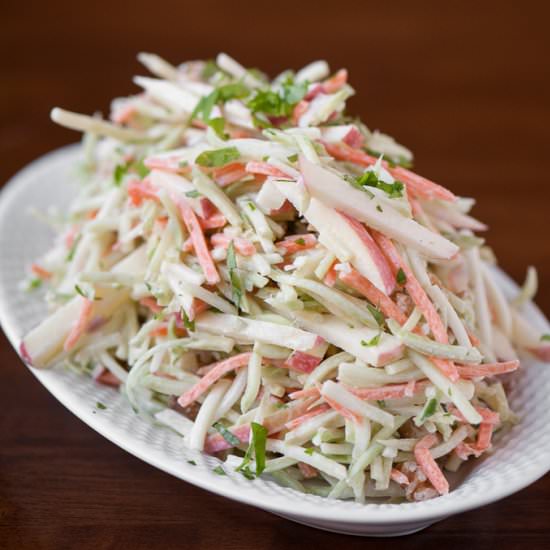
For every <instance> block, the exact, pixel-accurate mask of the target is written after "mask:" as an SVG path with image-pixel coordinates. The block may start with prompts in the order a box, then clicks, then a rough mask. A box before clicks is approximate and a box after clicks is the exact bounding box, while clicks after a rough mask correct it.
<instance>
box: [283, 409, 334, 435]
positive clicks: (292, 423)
mask: <svg viewBox="0 0 550 550" xmlns="http://www.w3.org/2000/svg"><path fill="white" fill-rule="evenodd" d="M328 410H330V407H329V406H328V405H327V404H326V403H323V404H322V405H319V406H317V407H315V408H314V409H311V410H310V411H308V412H307V413H305V414H303V415H302V416H298V417H297V418H293V419H292V420H290V421H289V422H287V423H286V424H285V428H286V429H287V430H289V431H291V430H294V429H295V428H297V427H298V426H300V425H301V424H303V423H304V422H306V421H307V420H309V419H310V418H314V417H315V416H319V415H320V414H322V413H324V412H326V411H328Z"/></svg>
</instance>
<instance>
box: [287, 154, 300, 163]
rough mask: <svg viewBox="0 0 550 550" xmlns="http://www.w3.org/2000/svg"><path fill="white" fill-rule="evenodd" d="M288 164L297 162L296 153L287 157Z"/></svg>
mask: <svg viewBox="0 0 550 550" xmlns="http://www.w3.org/2000/svg"><path fill="white" fill-rule="evenodd" d="M287 160H288V162H296V161H297V160H298V153H294V155H290V156H289V157H287Z"/></svg>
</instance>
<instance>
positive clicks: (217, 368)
mask: <svg viewBox="0 0 550 550" xmlns="http://www.w3.org/2000/svg"><path fill="white" fill-rule="evenodd" d="M251 356H252V353H251V352H246V353H240V354H239V355H234V356H233V357H229V359H224V360H223V361H219V362H217V363H214V364H213V365H211V366H212V368H211V369H210V370H209V371H208V373H207V374H205V375H204V376H203V377H202V378H201V379H200V380H199V381H198V382H197V383H196V384H195V385H194V386H193V387H192V388H191V389H189V390H188V391H186V392H185V393H184V394H183V395H181V396H180V397H179V398H178V404H179V405H180V406H181V407H187V406H188V405H190V404H191V403H193V401H195V400H196V399H197V397H199V396H200V395H202V394H203V393H204V392H205V391H206V390H207V389H208V388H209V387H210V386H212V384H214V383H215V382H217V381H218V380H219V379H220V378H221V377H222V376H224V375H225V374H227V373H228V372H231V371H233V370H236V369H238V368H240V367H244V366H245V365H248V361H249V360H250V357H251ZM209 366H210V365H209Z"/></svg>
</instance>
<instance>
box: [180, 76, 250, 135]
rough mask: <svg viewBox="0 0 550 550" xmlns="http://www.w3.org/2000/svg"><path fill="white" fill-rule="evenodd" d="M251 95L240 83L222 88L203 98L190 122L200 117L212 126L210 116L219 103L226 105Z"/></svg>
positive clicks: (192, 114)
mask: <svg viewBox="0 0 550 550" xmlns="http://www.w3.org/2000/svg"><path fill="white" fill-rule="evenodd" d="M249 94H250V90H249V89H248V88H247V87H246V86H245V85H244V84H241V83H239V82H237V83H234V84H225V85H224V86H220V87H219V88H216V89H215V90H214V91H213V92H211V93H210V94H208V95H207V96H204V97H201V99H200V101H199V102H198V103H197V106H196V107H195V109H194V110H193V112H192V113H191V116H190V117H189V120H190V121H191V120H193V119H195V118H197V117H198V118H201V119H202V120H203V122H205V123H206V124H210V122H211V119H210V115H211V114H212V109H213V108H214V106H215V105H217V104H218V103H225V102H226V101H229V100H230V99H244V98H245V97H247V96H248V95H249ZM214 120H215V119H214ZM214 130H215V128H214Z"/></svg>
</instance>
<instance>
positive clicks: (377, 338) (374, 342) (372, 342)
mask: <svg viewBox="0 0 550 550" xmlns="http://www.w3.org/2000/svg"><path fill="white" fill-rule="evenodd" d="M380 336H382V333H381V332H379V333H378V334H377V335H376V336H374V337H373V338H371V339H370V340H369V341H367V340H361V345H362V346H365V347H370V346H377V345H378V342H380Z"/></svg>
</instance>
